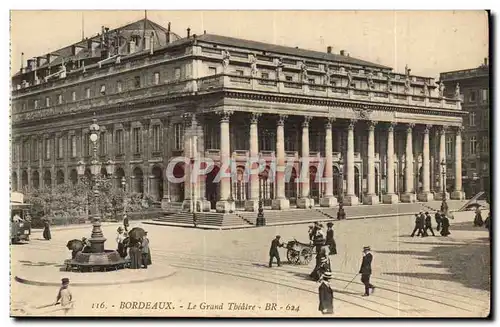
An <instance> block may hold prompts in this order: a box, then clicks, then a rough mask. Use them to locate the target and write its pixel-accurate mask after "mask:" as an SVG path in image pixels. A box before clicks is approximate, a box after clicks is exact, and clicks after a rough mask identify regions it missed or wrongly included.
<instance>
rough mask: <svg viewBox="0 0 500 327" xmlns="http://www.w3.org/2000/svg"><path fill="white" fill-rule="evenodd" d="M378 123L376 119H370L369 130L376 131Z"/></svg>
mask: <svg viewBox="0 0 500 327" xmlns="http://www.w3.org/2000/svg"><path fill="white" fill-rule="evenodd" d="M377 124H378V121H376V120H369V121H368V130H369V131H374V130H375V126H376V125H377Z"/></svg>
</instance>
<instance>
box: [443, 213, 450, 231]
mask: <svg viewBox="0 0 500 327" xmlns="http://www.w3.org/2000/svg"><path fill="white" fill-rule="evenodd" d="M450 234H451V233H450V221H449V219H448V217H447V216H446V215H445V214H443V215H442V216H441V236H448V235H450Z"/></svg>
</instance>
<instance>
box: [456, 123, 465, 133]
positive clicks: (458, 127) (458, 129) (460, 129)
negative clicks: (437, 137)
mask: <svg viewBox="0 0 500 327" xmlns="http://www.w3.org/2000/svg"><path fill="white" fill-rule="evenodd" d="M463 130H464V127H463V126H462V125H460V126H457V127H456V134H457V135H461V134H462V132H463Z"/></svg>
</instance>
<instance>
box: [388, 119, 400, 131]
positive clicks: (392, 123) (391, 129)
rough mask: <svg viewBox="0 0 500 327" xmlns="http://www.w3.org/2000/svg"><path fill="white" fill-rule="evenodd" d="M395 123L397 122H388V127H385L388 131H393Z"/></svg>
mask: <svg viewBox="0 0 500 327" xmlns="http://www.w3.org/2000/svg"><path fill="white" fill-rule="evenodd" d="M397 124H398V123H396V122H395V121H391V122H389V127H388V128H387V129H388V130H389V132H394V127H396V125H397Z"/></svg>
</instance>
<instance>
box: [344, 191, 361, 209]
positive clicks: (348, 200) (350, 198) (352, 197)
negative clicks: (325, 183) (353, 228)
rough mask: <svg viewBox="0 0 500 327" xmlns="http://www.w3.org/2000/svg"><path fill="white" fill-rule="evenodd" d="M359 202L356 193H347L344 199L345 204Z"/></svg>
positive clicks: (352, 204) (356, 203)
mask: <svg viewBox="0 0 500 327" xmlns="http://www.w3.org/2000/svg"><path fill="white" fill-rule="evenodd" d="M358 204H359V198H358V197H357V196H356V195H354V194H353V195H349V194H348V195H345V196H344V200H343V205H345V206H350V207H352V206H357V205H358Z"/></svg>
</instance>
